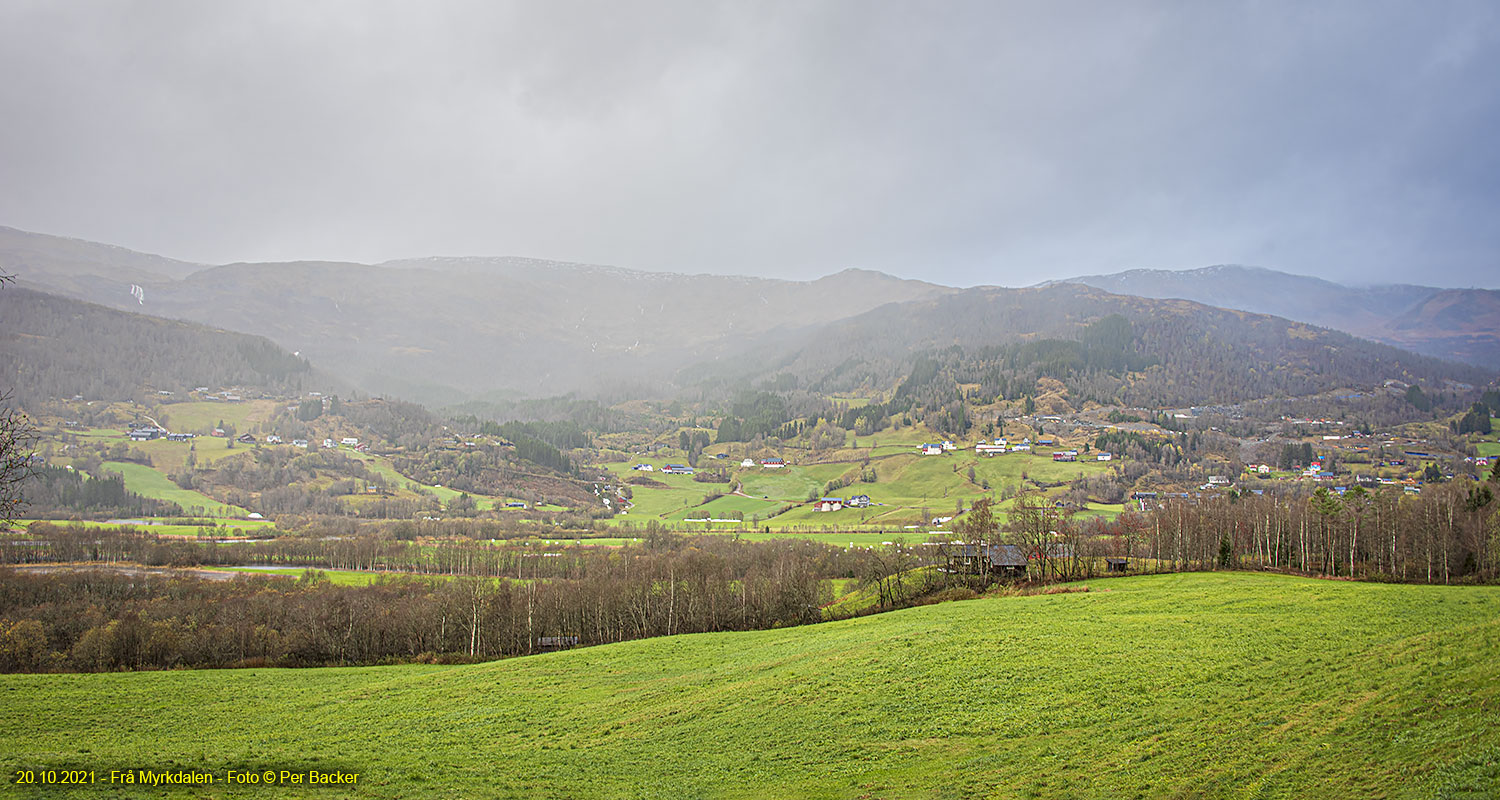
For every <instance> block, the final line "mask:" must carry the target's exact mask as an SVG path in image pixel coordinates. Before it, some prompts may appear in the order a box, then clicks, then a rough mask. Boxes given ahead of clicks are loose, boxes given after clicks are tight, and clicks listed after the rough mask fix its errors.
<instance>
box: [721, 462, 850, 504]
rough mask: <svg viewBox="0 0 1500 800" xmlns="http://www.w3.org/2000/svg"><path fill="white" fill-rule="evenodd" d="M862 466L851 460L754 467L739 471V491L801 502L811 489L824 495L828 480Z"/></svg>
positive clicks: (778, 499)
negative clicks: (767, 467) (780, 466)
mask: <svg viewBox="0 0 1500 800" xmlns="http://www.w3.org/2000/svg"><path fill="white" fill-rule="evenodd" d="M858 467H859V465H858V464H856V463H850V462H835V463H831V464H810V465H797V466H791V467H782V468H780V469H764V468H761V467H751V468H749V469H746V470H744V471H743V472H741V473H740V474H739V476H738V477H739V479H740V491H742V492H744V493H745V494H748V495H750V496H752V497H764V498H766V499H769V500H776V501H780V502H791V503H801V502H805V501H806V500H807V496H808V494H809V493H810V492H817V493H818V494H819V495H821V494H823V488H824V487H825V486H827V485H828V482H829V481H831V480H833V479H834V478H837V477H839V476H841V475H843V474H844V473H846V472H848V471H849V470H851V469H858Z"/></svg>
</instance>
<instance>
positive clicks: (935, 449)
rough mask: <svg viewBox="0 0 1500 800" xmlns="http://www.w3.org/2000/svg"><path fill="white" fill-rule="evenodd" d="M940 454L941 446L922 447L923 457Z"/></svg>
mask: <svg viewBox="0 0 1500 800" xmlns="http://www.w3.org/2000/svg"><path fill="white" fill-rule="evenodd" d="M942 454H943V446H942V445H940V444H924V445H922V455H924V456H940V455H942Z"/></svg>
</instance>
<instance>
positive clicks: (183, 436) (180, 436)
mask: <svg viewBox="0 0 1500 800" xmlns="http://www.w3.org/2000/svg"><path fill="white" fill-rule="evenodd" d="M192 438H193V434H191V433H169V434H167V441H169V442H186V441H188V440H190V439H192Z"/></svg>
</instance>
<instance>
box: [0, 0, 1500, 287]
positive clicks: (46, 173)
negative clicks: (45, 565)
mask: <svg viewBox="0 0 1500 800" xmlns="http://www.w3.org/2000/svg"><path fill="white" fill-rule="evenodd" d="M0 76H3V78H0V109H3V117H0V119H3V124H0V224H3V225H9V226H11V227H16V228H22V229H25V230H33V231H40V232H44V233H54V234H61V235H66V236H75V237H79V238H84V239H91V240H95V241H102V242H107V243H110V244H118V245H121V246H125V247H129V248H131V249H134V250H143V251H147V252H153V253H160V254H162V255H168V256H173V257H176V258H181V259H186V260H191V261H200V262H205V263H225V262H231V261H269V260H293V259H337V260H351V261H361V262H366V263H373V262H379V261H383V260H386V259H392V258H403V257H413V256H424V255H520V256H533V257H538V258H550V259H558V260H569V261H583V262H591V263H601V264H614V265H619V266H625V267H634V268H639V269H654V270H668V271H679V272H719V273H740V274H751V275H765V276H775V277H791V278H811V277H816V276H819V275H824V274H828V273H831V272H835V271H838V270H841V269H844V268H847V267H863V268H868V269H878V270H882V271H885V272H889V273H892V274H896V275H901V276H906V277H916V278H924V279H927V280H933V281H937V282H941V283H947V284H952V285H974V284H1001V285H1026V284H1031V283H1035V282H1037V281H1040V280H1044V279H1049V278H1058V277H1065V276H1069V275H1078V274H1086V273H1099V272H1113V271H1118V270H1121V269H1130V268H1136V267H1159V268H1173V269H1177V268H1190V267H1199V266H1206V265H1210V264H1219V263H1239V264H1253V265H1259V266H1265V267H1272V268H1276V269H1283V270H1287V271H1290V272H1298V273H1304V274H1313V275H1320V276H1323V277H1327V278H1331V279H1334V280H1342V281H1346V282H1359V283H1376V282H1393V281H1409V282H1418V283H1426V284H1436V285H1445V286H1471V285H1477V286H1489V287H1494V286H1496V285H1497V284H1500V281H1497V279H1496V275H1500V255H1497V254H1500V3H1495V2H1490V1H1489V0H1482V1H1481V2H1473V3H1464V2H1432V3H1414V2H1395V3H1383V2H1376V1H1375V0H1357V1H1356V2H1349V3H1338V2H1329V3H1309V2H1301V1H1300V0H1299V1H1298V2H1288V3H1277V2H1245V3H1236V2H1194V1H1193V0H1183V2H1162V3H1156V2H1101V1H1100V0H1090V1H1089V2H1077V3H1072V2H1053V1H1050V0H1049V1H1048V2H1035V3H1004V2H994V1H993V0H990V1H986V2H975V3H966V2H935V3H934V2H920V3H919V2H915V1H913V2H901V3H890V2H872V1H871V0H855V1H853V2H817V1H816V0H795V2H768V1H767V0H741V1H740V2H733V3H722V4H720V3H711V2H705V0H687V1H686V2H681V3H664V2H632V1H630V0H615V1H612V2H604V1H603V0H601V1H600V2H584V3H580V2H558V0H535V1H534V2H522V3H501V2H494V1H493V0H477V1H476V2H404V3H376V2H369V1H368V0H358V2H308V0H292V1H289V2H225V3H221V2H202V0H188V1H187V2H142V3H133V2H106V1H105V0H100V2H87V3H85V2H73V3H68V2H57V1H56V0H38V1H37V2H30V1H29V0H4V2H0Z"/></svg>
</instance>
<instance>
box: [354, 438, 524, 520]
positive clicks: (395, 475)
mask: <svg viewBox="0 0 1500 800" xmlns="http://www.w3.org/2000/svg"><path fill="white" fill-rule="evenodd" d="M343 452H344V454H345V455H347V456H350V457H351V458H357V459H359V460H360V461H363V462H364V463H365V467H366V468H367V469H369V470H370V471H371V472H374V473H375V474H377V475H381V476H384V477H385V479H386V480H387V481H389V482H390V483H391V485H392V486H393V487H397V488H404V489H407V490H408V491H410V490H411V487H418V488H421V489H423V490H425V491H428V492H431V493H432V495H433V496H434V497H436V498H437V499H438V500H439V501H441V502H442V503H443V504H444V505H447V504H448V503H449V502H450V501H452V500H453V499H454V498H455V497H458V496H459V495H461V494H463V492H460V491H459V490H457V489H450V488H448V487H446V486H428V485H427V484H424V483H418V482H417V481H414V480H412V479H411V478H408V477H406V476H405V475H402V474H401V473H400V472H397V471H396V468H395V467H393V466H391V462H390V460H389V459H387V458H385V457H384V456H377V455H374V454H372V453H361V452H358V451H356V450H351V449H348V448H344V451H343ZM469 496H470V497H472V498H474V505H475V507H476V508H478V509H479V510H481V511H487V510H489V509H492V508H494V507H495V505H496V499H495V498H493V497H486V496H485V495H482V494H471V495H469ZM499 503H500V505H502V506H503V505H504V504H505V503H504V501H503V500H502V501H499Z"/></svg>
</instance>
